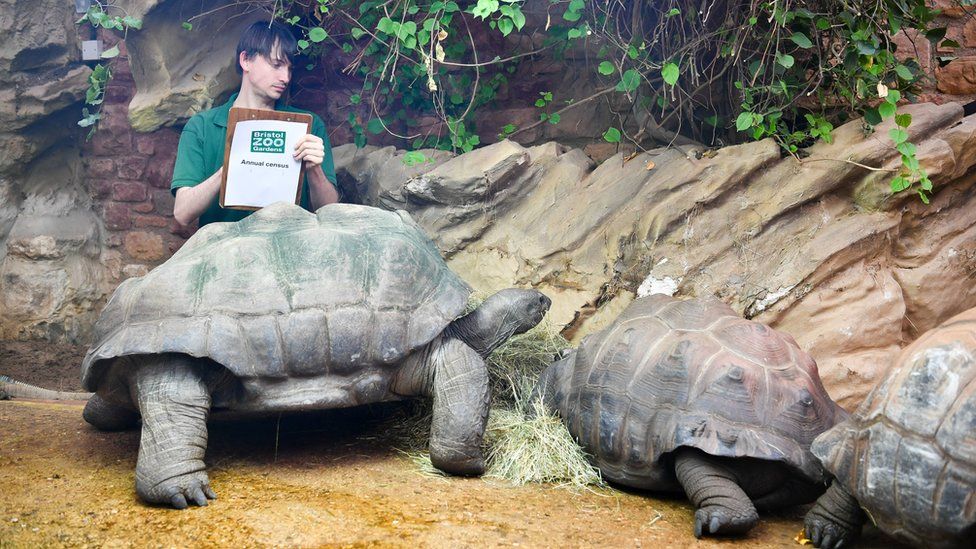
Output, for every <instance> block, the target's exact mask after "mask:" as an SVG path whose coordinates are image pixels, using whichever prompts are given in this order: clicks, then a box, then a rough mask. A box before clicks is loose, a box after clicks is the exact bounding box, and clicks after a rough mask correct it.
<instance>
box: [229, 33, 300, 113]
mask: <svg viewBox="0 0 976 549" xmlns="http://www.w3.org/2000/svg"><path fill="white" fill-rule="evenodd" d="M241 68H242V69H243V71H244V78H247V79H248V81H249V82H250V84H251V88H252V89H253V90H254V91H255V92H256V93H258V94H260V95H263V96H265V97H267V98H268V99H270V100H272V101H276V100H278V99H279V98H280V97H281V96H282V94H284V93H285V90H286V89H287V88H288V82H289V81H290V80H291V63H290V62H289V61H288V58H287V57H285V55H284V54H282V53H281V48H280V47H279V46H278V44H275V45H274V47H273V48H271V55H270V56H264V55H255V56H253V57H247V56H246V54H245V53H242V54H241Z"/></svg>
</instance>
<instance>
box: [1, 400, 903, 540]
mask: <svg viewBox="0 0 976 549" xmlns="http://www.w3.org/2000/svg"><path fill="white" fill-rule="evenodd" d="M81 409H82V403H76V402H70V403H54V402H40V401H2V402H0V547H3V548H6V547H41V546H71V547H81V546H92V547H130V546H138V547H210V546H228V547H255V546H328V547H363V546H394V547H401V546H402V547H415V546H432V547H461V546H467V547H483V546H528V547H566V546H570V547H581V546H586V547H741V548H752V547H764V548H765V547H799V545H797V543H796V542H795V541H793V536H794V535H795V534H796V533H797V532H798V531H799V530H800V528H801V523H802V522H801V517H802V509H794V510H792V511H789V512H788V514H786V515H783V516H777V517H769V516H766V517H763V519H762V521H761V522H760V524H759V526H757V527H756V528H755V529H754V530H753V531H752V532H751V533H750V534H749V535H748V536H747V537H744V538H740V539H737V540H728V539H726V540H702V541H698V540H696V539H695V538H694V537H693V536H692V533H691V529H692V517H693V512H692V509H691V508H690V507H689V506H688V504H687V503H685V502H683V501H680V500H665V499H657V498H650V497H645V496H644V495H640V494H629V493H624V492H619V491H615V490H605V491H597V492H590V491H583V492H573V491H569V490H564V489H559V488H554V487H548V486H530V487H511V486H508V485H505V484H503V483H500V482H497V481H495V482H491V481H486V480H481V479H457V478H441V477H433V476H428V475H424V474H422V473H420V472H419V471H418V469H417V467H416V466H415V465H414V463H413V462H411V461H410V460H409V459H408V458H406V457H405V456H404V455H402V454H400V453H399V452H397V451H396V450H395V449H393V448H392V447H391V445H390V443H389V442H388V441H387V440H386V439H385V438H384V433H382V432H380V429H381V427H379V426H378V425H379V424H378V422H377V421H376V420H375V418H371V417H364V416H363V415H362V414H349V413H340V414H336V413H331V414H329V413H319V414H305V415H302V416H293V417H285V418H283V419H281V420H280V422H279V421H278V420H276V419H274V418H269V419H262V420H250V421H218V422H213V423H212V425H211V429H210V447H209V451H208V454H207V462H208V465H209V467H210V475H211V482H212V485H213V487H214V489H215V490H216V491H217V493H218V495H219V499H218V500H216V501H214V502H212V503H211V505H210V506H208V507H204V508H191V509H189V510H185V511H174V510H169V509H164V508H157V507H149V506H146V505H144V504H142V503H140V502H139V501H138V500H137V499H136V497H135V494H134V490H133V482H134V481H133V477H134V474H133V469H134V467H135V460H136V450H137V447H138V431H128V432H123V433H101V432H98V431H95V430H94V429H92V428H90V427H89V426H88V425H87V424H86V423H85V422H84V421H83V420H82V419H81ZM866 541H867V543H865V544H863V545H862V546H863V547H875V548H881V547H892V545H891V543H889V542H888V541H887V540H884V539H879V538H878V537H877V534H874V535H870V536H869V539H867V540H866Z"/></svg>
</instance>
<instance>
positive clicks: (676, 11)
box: [664, 8, 681, 17]
mask: <svg viewBox="0 0 976 549" xmlns="http://www.w3.org/2000/svg"><path fill="white" fill-rule="evenodd" d="M675 15H681V10H679V9H678V8H671V11H669V12H668V13H666V14H664V17H674V16H675Z"/></svg>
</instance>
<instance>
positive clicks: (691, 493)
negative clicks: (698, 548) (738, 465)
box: [674, 448, 759, 538]
mask: <svg viewBox="0 0 976 549" xmlns="http://www.w3.org/2000/svg"><path fill="white" fill-rule="evenodd" d="M674 472H675V474H676V475H677V477H678V482H680V483H681V486H682V487H683V488H684V489H685V493H686V494H687V495H688V499H689V500H691V502H692V504H694V506H695V508H696V509H697V510H696V511H695V537H696V538H700V537H702V535H704V534H742V533H745V532H748V531H749V530H750V529H752V527H753V526H755V525H756V522H758V521H759V514H758V513H757V512H756V508H755V507H754V506H753V505H752V502H751V501H750V500H749V496H747V495H746V493H745V492H744V491H743V490H742V488H740V487H739V484H738V481H737V479H736V475H735V473H734V471H732V470H730V469H729V468H728V467H726V466H725V465H723V464H722V463H721V461H720V460H718V459H716V458H714V457H712V456H709V455H708V454H706V453H704V452H702V451H700V450H695V449H693V448H681V449H679V450H678V451H677V452H675V459H674Z"/></svg>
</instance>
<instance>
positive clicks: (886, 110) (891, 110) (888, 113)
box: [878, 101, 896, 119]
mask: <svg viewBox="0 0 976 549" xmlns="http://www.w3.org/2000/svg"><path fill="white" fill-rule="evenodd" d="M895 109H896V107H895V105H894V104H893V103H889V102H887V101H884V102H882V103H881V104H880V105H878V114H880V115H881V118H882V119H885V118H891V117H892V116H894V115H895Z"/></svg>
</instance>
